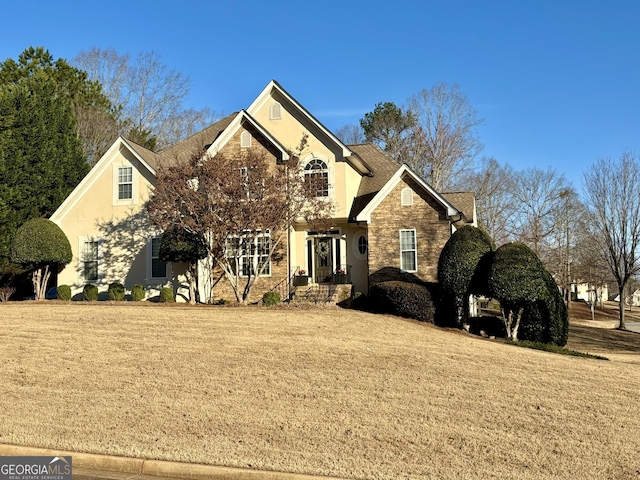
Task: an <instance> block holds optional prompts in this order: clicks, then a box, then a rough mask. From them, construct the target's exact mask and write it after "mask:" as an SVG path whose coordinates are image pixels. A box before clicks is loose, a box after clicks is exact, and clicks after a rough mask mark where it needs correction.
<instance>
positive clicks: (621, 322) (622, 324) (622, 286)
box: [618, 282, 627, 330]
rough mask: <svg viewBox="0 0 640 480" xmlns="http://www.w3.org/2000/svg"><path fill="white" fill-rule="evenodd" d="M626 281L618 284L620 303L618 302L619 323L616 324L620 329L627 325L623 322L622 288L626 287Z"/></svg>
mask: <svg viewBox="0 0 640 480" xmlns="http://www.w3.org/2000/svg"><path fill="white" fill-rule="evenodd" d="M626 286H627V285H626V282H625V283H623V284H622V285H620V284H618V290H619V291H620V303H619V307H620V323H619V325H618V328H619V329H620V330H626V329H627V327H626V326H625V324H624V289H625V287H626Z"/></svg>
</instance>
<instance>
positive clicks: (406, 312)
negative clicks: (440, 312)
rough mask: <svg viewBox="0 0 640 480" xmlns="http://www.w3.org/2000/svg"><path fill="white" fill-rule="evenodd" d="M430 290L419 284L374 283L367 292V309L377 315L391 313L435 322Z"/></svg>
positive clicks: (432, 288)
mask: <svg viewBox="0 0 640 480" xmlns="http://www.w3.org/2000/svg"><path fill="white" fill-rule="evenodd" d="M434 289H435V288H434V287H433V286H432V287H431V289H430V288H429V287H427V286H426V285H421V284H419V283H409V282H400V281H390V282H381V283H375V284H373V285H372V286H371V288H370V290H369V307H370V308H371V310H372V311H374V312H377V313H391V314H394V315H400V316H403V317H409V318H414V319H416V320H420V321H422V322H429V323H434V322H435V304H434V301H433V296H432V293H431V291H432V290H434Z"/></svg>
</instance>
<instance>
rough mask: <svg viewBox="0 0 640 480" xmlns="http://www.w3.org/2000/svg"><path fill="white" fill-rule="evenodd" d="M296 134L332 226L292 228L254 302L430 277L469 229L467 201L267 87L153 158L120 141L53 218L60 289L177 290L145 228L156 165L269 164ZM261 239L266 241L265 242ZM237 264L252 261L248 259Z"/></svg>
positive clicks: (173, 273) (219, 294) (177, 280)
mask: <svg viewBox="0 0 640 480" xmlns="http://www.w3.org/2000/svg"><path fill="white" fill-rule="evenodd" d="M305 133H306V134H307V135H308V147H307V149H306V151H305V153H304V154H303V158H302V160H303V162H306V167H305V168H306V170H305V171H306V172H307V174H310V175H314V176H317V175H320V176H322V177H323V178H326V183H325V185H324V188H322V189H320V190H319V192H318V195H319V196H322V197H327V199H329V200H331V201H333V202H334V205H335V209H334V218H333V227H332V228H331V229H330V231H324V232H314V231H310V229H309V227H308V226H307V225H306V224H304V223H299V224H296V226H295V227H294V228H293V229H292V231H291V232H290V234H289V235H288V241H287V243H286V244H285V245H283V247H282V251H281V252H278V255H276V256H275V257H274V259H273V260H272V265H269V268H267V271H266V274H265V275H263V276H262V277H261V278H260V279H258V281H257V283H256V286H255V287H254V290H253V292H254V294H255V295H254V297H255V298H253V300H255V299H257V298H259V297H261V296H262V294H263V293H264V292H265V291H268V290H270V289H272V288H274V287H275V286H276V285H281V284H282V283H283V282H285V283H286V282H288V281H289V279H290V278H291V276H292V275H293V274H294V273H295V272H299V271H300V270H304V271H306V272H308V275H309V280H310V282H311V283H320V284H321V283H325V282H332V281H334V282H335V281H336V279H337V280H338V281H339V282H345V281H346V282H349V283H352V284H353V288H354V290H355V291H361V292H367V291H368V288H369V285H370V284H371V283H372V282H379V281H384V280H391V279H402V278H404V279H408V280H416V279H420V280H424V281H435V280H436V275H437V265H438V258H439V256H440V251H441V250H442V247H443V246H444V244H445V243H446V241H447V240H448V238H449V237H450V236H451V234H452V232H453V231H455V228H456V227H459V226H462V225H469V224H471V225H475V224H476V213H475V198H474V196H473V193H471V192H458V193H439V192H436V191H435V190H434V189H433V188H432V187H431V186H429V185H428V184H427V183H425V182H424V180H422V179H421V178H420V177H419V176H418V175H417V174H416V173H414V172H413V171H412V170H411V169H410V168H409V167H407V166H406V165H400V164H398V163H397V162H395V161H394V160H392V159H391V158H389V157H388V156H387V155H386V154H385V153H384V152H383V151H382V150H380V149H379V148H378V147H377V146H375V145H373V144H360V145H350V146H347V145H344V144H343V143H342V142H341V141H340V140H339V139H338V138H337V137H336V136H335V135H333V134H332V133H331V132H330V131H329V130H327V128H325V127H324V126H323V125H322V124H321V123H320V122H319V121H318V120H317V119H316V118H315V117H313V115H311V113H309V112H308V111H307V110H306V109H305V108H304V107H303V106H302V105H300V104H299V103H298V102H297V101H296V100H295V99H294V98H293V97H291V96H290V95H289V94H288V93H287V92H286V91H285V90H284V89H283V88H282V87H281V86H280V85H279V84H278V83H277V82H275V81H272V82H270V83H269V84H268V85H267V87H266V88H265V89H264V90H263V91H262V92H261V93H260V95H258V97H257V98H256V99H255V100H254V101H253V103H252V104H251V105H250V106H249V107H248V108H247V109H246V110H241V111H240V112H237V113H234V114H232V115H230V116H228V117H226V118H224V119H223V120H221V121H219V122H217V123H215V124H214V125H212V126H210V127H208V128H206V129H204V130H202V131H201V132H199V133H197V134H195V135H193V136H191V137H189V138H188V139H186V140H184V141H182V142H180V143H178V144H176V145H175V146H173V147H171V148H169V149H167V150H165V151H163V152H161V153H154V152H151V151H150V150H147V149H145V148H143V147H141V146H140V145H137V144H135V143H133V142H131V141H129V140H127V139H125V138H118V139H117V140H116V141H115V143H114V144H113V145H112V146H111V148H110V149H109V150H108V151H107V152H106V153H105V154H104V156H103V157H102V158H101V159H100V160H99V161H98V162H97V163H96V165H95V166H94V167H93V169H92V170H91V171H90V172H89V174H88V175H87V176H86V177H85V178H84V179H83V180H82V181H81V182H80V184H79V185H78V186H77V187H76V188H75V190H74V191H73V192H72V193H71V194H70V195H69V197H68V198H67V199H66V200H65V201H64V202H63V204H62V205H61V206H60V207H59V208H58V210H57V211H56V212H55V213H54V214H53V216H52V217H51V220H53V221H54V222H55V223H57V224H58V225H59V226H60V227H61V228H62V230H63V231H64V232H65V233H66V235H67V237H68V238H69V241H70V242H71V245H72V249H73V256H74V259H73V261H72V262H71V263H70V264H69V265H68V266H67V267H66V268H65V269H64V270H63V271H62V272H61V273H60V274H59V277H58V284H67V285H70V286H71V287H72V290H73V293H74V295H77V294H79V293H81V291H82V288H83V287H84V285H86V284H88V283H93V284H96V285H98V286H99V287H100V288H101V290H103V291H104V290H106V286H107V285H108V284H109V283H111V282H115V281H118V282H122V283H124V284H125V286H126V288H127V289H130V288H131V286H132V285H133V284H135V283H140V284H142V285H144V286H145V288H147V289H148V290H149V291H151V293H150V295H154V294H155V293H154V292H157V291H158V290H159V288H160V287H162V286H165V285H173V287H174V288H175V289H176V290H179V289H180V288H181V284H182V280H183V278H182V277H181V275H182V273H183V272H184V265H171V264H169V263H166V262H164V261H162V260H161V259H160V258H159V256H158V246H159V241H160V236H161V234H162V232H160V231H158V230H157V229H155V228H153V227H152V226H151V225H150V222H149V219H148V217H147V214H146V210H145V207H144V205H145V202H146V201H147V199H148V198H149V195H150V192H151V190H152V189H153V186H154V181H155V175H156V171H157V169H158V167H159V166H160V165H164V164H170V163H175V162H181V161H185V160H186V159H188V158H190V157H191V156H192V155H194V154H198V153H202V152H203V150H207V151H208V152H210V153H212V154H215V153H216V152H223V153H225V154H229V155H233V154H234V153H239V152H241V151H242V150H243V149H258V150H260V151H262V152H263V153H265V154H266V155H269V156H270V158H273V161H274V162H275V161H277V160H278V159H281V158H286V155H287V152H288V151H290V150H293V149H294V148H295V147H296V146H297V145H298V144H299V143H300V140H301V138H302V136H303V135H304V134H305ZM212 161H215V159H214V160H212ZM263 241H264V242H267V243H268V242H270V239H269V237H268V235H266V236H265V237H264V239H263ZM260 250H261V249H260V248H256V249H255V252H254V253H253V255H258V254H259V251H260ZM243 261H244V262H245V263H247V264H250V263H251V262H254V261H255V258H253V257H252V256H251V254H249V255H248V256H247V258H246V259H243ZM200 280H201V284H200V288H201V294H202V295H204V296H203V297H202V300H203V301H207V300H211V299H208V298H206V295H207V292H209V291H210V289H209V287H210V285H207V284H206V283H207V278H205V277H204V276H201V279H200ZM180 292H182V290H180ZM180 292H179V293H180ZM214 296H215V298H226V299H232V298H234V297H233V294H232V293H231V288H230V286H229V285H228V284H227V282H226V281H225V279H224V278H220V279H218V281H217V283H216V284H215V287H214Z"/></svg>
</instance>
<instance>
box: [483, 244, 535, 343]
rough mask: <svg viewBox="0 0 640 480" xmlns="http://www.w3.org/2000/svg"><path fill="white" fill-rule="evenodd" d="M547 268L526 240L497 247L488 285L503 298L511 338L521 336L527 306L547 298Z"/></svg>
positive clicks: (503, 307) (502, 303) (491, 291)
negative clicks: (523, 316)
mask: <svg viewBox="0 0 640 480" xmlns="http://www.w3.org/2000/svg"><path fill="white" fill-rule="evenodd" d="M545 271H546V270H545V269H544V267H543V266H542V263H541V262H540V260H539V259H538V257H537V256H536V254H535V253H533V251H532V250H531V249H530V248H529V247H527V246H526V245H524V244H522V243H507V244H505V245H502V246H501V247H500V248H498V249H497V250H496V252H495V255H494V257H493V262H492V263H491V267H490V268H489V277H488V279H487V287H488V290H489V294H490V296H491V297H493V298H495V299H497V300H498V301H499V302H500V307H501V308H502V317H503V321H504V326H505V329H506V331H507V337H508V338H509V339H511V340H517V339H518V330H519V328H520V322H521V320H522V315H523V313H524V310H525V308H527V307H529V308H532V307H533V305H534V304H536V302H538V301H540V300H544V298H546V296H547V292H548V287H547V283H546V282H545V278H544V272H545Z"/></svg>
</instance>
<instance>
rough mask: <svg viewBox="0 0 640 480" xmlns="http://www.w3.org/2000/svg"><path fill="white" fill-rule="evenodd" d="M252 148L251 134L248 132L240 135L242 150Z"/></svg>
mask: <svg viewBox="0 0 640 480" xmlns="http://www.w3.org/2000/svg"><path fill="white" fill-rule="evenodd" d="M250 146H251V134H250V133H249V132H247V131H246V130H245V131H244V132H242V133H241V134H240V148H249V147H250Z"/></svg>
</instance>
